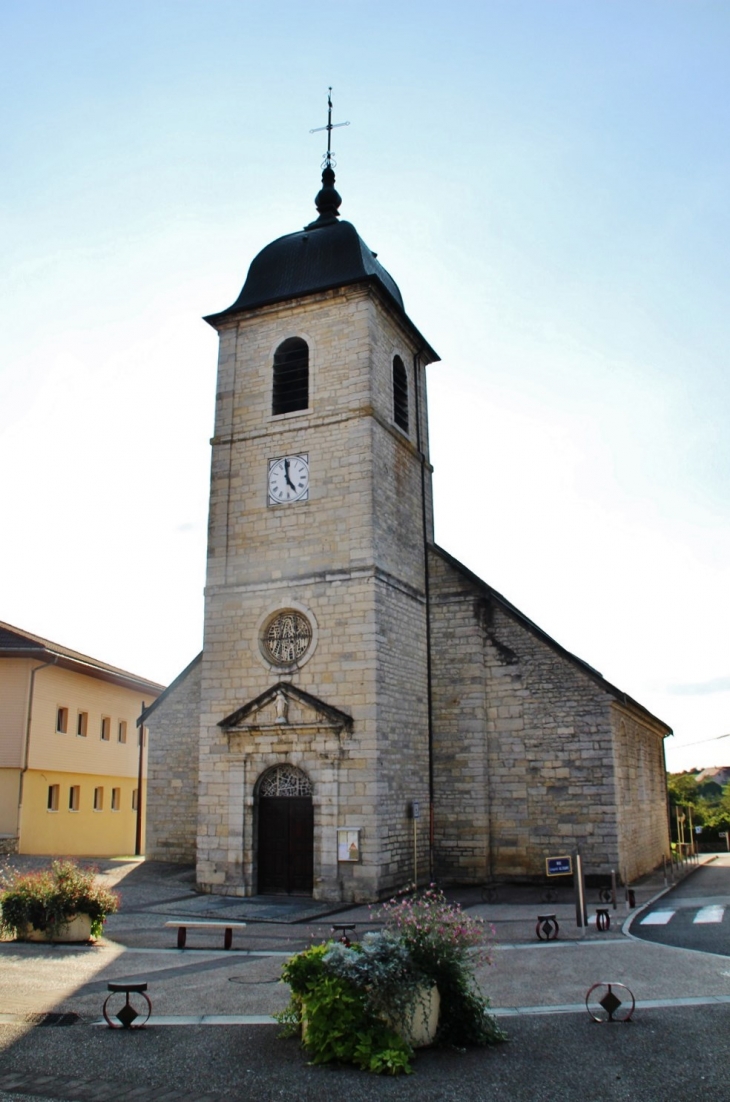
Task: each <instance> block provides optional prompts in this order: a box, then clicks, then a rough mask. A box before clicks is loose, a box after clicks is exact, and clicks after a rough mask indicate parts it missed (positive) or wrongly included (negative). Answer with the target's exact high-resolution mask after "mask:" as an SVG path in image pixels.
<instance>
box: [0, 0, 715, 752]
mask: <svg viewBox="0 0 730 1102" xmlns="http://www.w3.org/2000/svg"><path fill="white" fill-rule="evenodd" d="M0 39H1V40H2V43H3V65H2V67H1V68H0V86H1V92H2V97H3V102H4V104H5V108H6V110H5V117H4V123H3V131H2V136H1V137H2V140H1V141H0V156H1V157H2V160H3V166H2V172H0V204H1V208H2V228H3V258H4V264H3V265H2V275H1V276H0V278H1V279H2V288H1V289H0V303H1V307H0V309H2V313H3V322H2V327H1V331H0V470H1V471H2V478H1V479H0V516H2V518H3V521H4V537H5V538H4V539H3V540H2V544H1V546H0V597H1V600H0V618H2V619H5V620H7V621H10V622H11V623H15V624H17V625H19V626H21V627H24V628H27V629H29V630H31V631H36V632H38V633H40V634H43V635H47V636H49V637H50V638H52V639H55V640H57V641H59V642H62V643H65V644H66V645H68V646H71V647H75V648H77V649H79V650H82V651H86V652H87V653H90V654H93V655H95V656H97V657H99V658H102V659H105V660H107V661H109V662H114V663H117V664H119V665H122V666H125V667H127V668H129V669H132V670H134V671H135V672H137V673H140V674H143V675H146V676H149V677H152V678H157V679H159V680H161V681H165V682H166V681H169V680H170V679H172V678H173V677H174V676H175V675H176V674H177V673H178V672H179V670H180V669H181V668H182V667H183V666H184V665H185V664H186V663H187V662H188V661H189V660H190V658H192V657H193V656H194V654H195V653H196V652H197V651H198V650H199V649H200V645H201V634H202V588H203V584H204V560H205V526H206V511H207V489H208V487H207V480H208V464H209V446H208V440H209V437H210V435H211V429H212V410H213V391H214V382H215V361H216V336H215V334H214V332H213V331H212V330H211V329H210V328H209V327H208V326H207V325H205V323H204V322H202V321H201V320H200V319H201V315H203V314H206V313H209V312H213V311H215V310H218V309H221V308H223V307H225V306H227V305H229V303H230V302H232V301H233V299H234V298H235V297H236V295H237V293H238V291H239V289H240V286H241V284H242V283H243V280H244V278H245V274H246V270H247V267H248V263H249V262H250V260H251V258H252V257H253V255H254V254H255V253H256V252H257V251H258V250H259V249H260V248H261V247H262V246H263V245H265V244H266V243H267V242H268V241H270V240H271V239H273V238H274V237H277V236H279V235H281V234H283V233H287V232H291V231H292V230H295V229H297V228H299V227H300V226H302V225H303V224H304V223H305V222H306V221H308V220H309V219H310V218H311V217H312V214H313V207H312V198H313V196H314V194H315V192H316V190H317V187H318V182H319V166H320V162H321V157H322V153H323V150H324V144H325V143H324V140H323V135H321V134H317V135H310V133H309V130H310V129H311V128H312V127H315V126H320V125H323V124H324V122H325V121H326V114H325V112H326V90H327V86H328V85H329V84H332V85H333V87H334V102H335V119H336V120H337V119H340V120H344V119H347V120H349V121H350V122H351V126H349V127H347V128H343V129H341V130H339V131H335V132H334V135H333V137H334V142H333V145H334V149H335V152H336V155H337V161H338V167H337V184H338V188H339V190H340V191H341V194H342V196H343V207H342V215H343V217H345V218H347V219H349V220H351V221H353V222H354V223H355V225H356V226H357V228H358V230H359V231H360V233H361V235H362V236H363V237H364V238H365V240H366V241H367V242H368V244H369V245H370V246H371V247H372V248H373V249H375V250H377V252H378V254H379V258H380V259H381V261H382V262H383V263H384V265H385V266H386V268H388V270H389V271H390V272H391V273H392V275H393V276H394V278H395V279H396V281H397V282H398V284H399V286H400V288H401V291H402V293H403V296H404V299H405V303H406V309H407V311H408V313H409V314H410V316H411V317H412V319H413V321H414V322H415V324H416V325H417V326H418V327H419V328H420V329H421V330H422V331H423V332H424V333H425V335H426V336H427V337H428V339H429V340H430V341H431V342H432V344H433V345H434V346H435V347H436V349H437V350H438V351H439V353H440V355H441V357H442V363H440V364H437V365H435V366H434V367H433V368H432V369H431V374H430V383H429V386H430V392H429V393H430V406H431V429H432V440H431V445H432V459H433V462H434V466H435V472H436V473H435V494H436V534H437V539H438V541H439V542H440V543H441V544H442V545H443V546H444V547H445V548H446V549H447V550H448V551H450V552H451V553H452V554H454V555H455V556H456V557H457V558H460V559H462V561H464V562H465V563H466V564H467V565H468V566H469V567H470V568H471V569H473V570H474V571H476V572H477V573H479V574H480V575H481V576H482V577H484V578H485V579H486V580H487V581H488V582H489V583H490V584H492V585H493V586H495V587H496V588H497V589H498V590H500V591H501V592H502V593H504V594H505V596H507V597H508V598H509V599H510V600H511V601H513V602H514V603H515V604H517V605H518V607H520V608H522V609H523V611H524V612H526V613H527V614H528V615H529V616H531V617H532V618H533V619H534V620H536V621H537V622H538V623H539V624H540V625H541V626H542V627H543V628H544V629H545V630H546V631H548V632H549V633H550V634H552V635H553V636H554V637H555V638H557V639H558V640H559V641H560V642H561V643H562V644H563V645H564V646H566V647H568V648H569V649H571V650H573V651H575V652H576V653H577V654H579V655H580V656H581V657H583V658H585V659H586V660H587V661H588V662H590V663H591V664H592V665H594V666H595V667H597V668H598V669H600V670H601V672H602V673H603V674H604V675H605V676H606V677H607V678H608V679H609V680H610V681H612V682H614V683H615V684H617V685H618V686H619V687H620V688H622V689H623V690H625V691H626V692H628V693H629V694H631V695H632V696H634V697H636V698H637V699H639V700H640V701H641V702H642V703H643V704H645V705H646V706H647V707H648V708H650V709H651V710H652V711H654V712H655V713H656V714H658V715H659V716H661V718H663V719H664V720H666V721H667V722H668V723H669V724H670V725H672V726H673V727H674V729H675V731H676V735H675V737H674V738H673V739H670V740H669V741H668V744H667V748H668V760H669V764H670V767H672V768H685V767H690V766H692V765H695V764H697V765H705V764H707V765H710V764H715V763H725V762H730V739H728V740H723V739H722V738H720V737H719V736H722V735H725V734H727V733H730V708H729V704H730V658H729V649H730V648H729V647H728V625H729V624H730V585H729V584H728V583H729V582H730V553H729V551H730V546H729V545H730V539H729V537H730V506H729V505H728V485H729V484H730V448H729V447H728V442H727V440H728V426H727V421H728V418H727V410H728V405H729V400H730V381H729V375H730V373H729V372H728V364H727V361H728V349H730V311H729V310H728V301H729V297H730V296H729V294H728V292H729V291H730V286H729V284H730V280H729V278H728V244H729V242H728V238H729V236H730V235H729V233H728V221H729V214H728V202H727V196H728V193H729V191H730V141H729V140H728V139H729V138H730V125H729V120H728V115H729V112H730V88H729V87H728V85H729V84H730V6H729V5H728V4H727V3H726V2H724V0H716V2H703V0H684V2H677V0H661V2H645V0H631V2H627V3H623V2H620V0H619V2H616V0H590V2H586V0H576V2H572V3H571V2H563V0H505V2H502V3H498V2H494V0H481V2H479V3H476V2H471V0H469V2H465V0H461V2H459V0H456V2H455V3H452V4H450V5H444V4H442V3H435V2H430V0H428V2H422V3H408V4H406V3H405V2H400V3H399V2H397V0H396V2H390V3H382V2H380V0H371V2H370V3H367V4H363V3H358V4H354V3H348V2H341V3H340V4H338V5H336V6H335V7H332V6H312V5H305V4H302V3H293V2H288V3H281V2H279V3H277V2H276V0H274V2H271V3H268V4H263V3H246V2H241V0H239V2H236V3H234V2H231V0H206V2H203V0H195V2H191V0H178V2H175V3H172V2H160V0H144V2H143V0H119V2H115V0H110V2H106V3H102V2H96V3H90V2H74V0H63V2H61V0H54V2H39V0H22V2H21V0H5V3H4V4H3V5H2V6H1V7H0ZM695 743H696V746H694V747H693V748H692V749H690V750H683V749H681V746H682V745H683V744H695Z"/></svg>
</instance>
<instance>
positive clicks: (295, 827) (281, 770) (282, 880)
mask: <svg viewBox="0 0 730 1102" xmlns="http://www.w3.org/2000/svg"><path fill="white" fill-rule="evenodd" d="M258 805H259V822H258V826H259V831H258V890H259V893H260V894H262V895H281V894H286V895H311V893H312V886H313V880H314V808H313V806H312V788H311V785H310V783H309V780H308V778H307V777H306V776H305V774H304V773H302V772H301V770H299V769H295V768H293V767H292V766H289V765H277V766H275V767H274V768H273V769H270V770H269V771H268V772H267V773H265V774H264V776H263V778H262V780H261V784H260V786H259V801H258Z"/></svg>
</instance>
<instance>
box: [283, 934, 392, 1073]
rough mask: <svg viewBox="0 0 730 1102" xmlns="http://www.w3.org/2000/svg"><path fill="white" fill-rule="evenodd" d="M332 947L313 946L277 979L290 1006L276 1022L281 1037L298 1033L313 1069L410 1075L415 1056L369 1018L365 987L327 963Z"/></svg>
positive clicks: (375, 1018) (380, 1022) (376, 1019)
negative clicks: (337, 1066)
mask: <svg viewBox="0 0 730 1102" xmlns="http://www.w3.org/2000/svg"><path fill="white" fill-rule="evenodd" d="M333 945H334V943H333V942H328V943H326V944H324V945H315V946H313V947H312V948H311V949H306V950H305V951H304V952H303V953H297V955H296V956H294V957H292V958H291V959H290V960H289V961H287V963H286V964H285V965H284V968H283V969H282V973H281V978H282V979H283V980H284V982H285V983H288V984H289V986H290V987H291V1000H290V1003H289V1006H288V1007H287V1008H286V1010H284V1011H283V1012H282V1013H281V1014H278V1015H277V1016H276V1017H277V1019H278V1020H279V1021H280V1022H281V1023H282V1024H283V1025H284V1026H285V1033H287V1034H289V1035H291V1034H292V1033H293V1032H295V1031H297V1032H298V1031H299V1029H300V1027H301V1030H302V1044H303V1045H304V1048H305V1049H306V1050H307V1052H308V1053H309V1055H310V1056H311V1059H312V1063H313V1064H329V1063H343V1064H354V1065H355V1066H356V1067H358V1068H362V1069H364V1070H365V1071H372V1072H376V1073H378V1074H380V1073H384V1072H385V1073H388V1074H390V1075H398V1074H399V1073H401V1072H405V1073H408V1072H410V1070H411V1066H410V1065H411V1058H412V1056H413V1050H412V1049H411V1048H410V1046H409V1045H407V1044H406V1042H405V1041H403V1040H402V1039H401V1038H400V1037H399V1036H398V1034H397V1033H395V1031H394V1030H393V1029H391V1028H390V1026H389V1025H387V1024H386V1022H385V1021H383V1019H382V1018H379V1017H378V1016H377V1015H376V1014H375V1013H374V1012H373V1009H372V1006H371V1002H370V1000H369V998H368V992H367V991H366V990H365V986H364V985H358V984H355V983H353V982H352V981H351V980H350V979H347V978H344V977H343V976H342V975H337V974H335V972H334V971H333V970H332V969H331V968H330V967H329V966H328V963H327V961H326V959H325V958H326V957H327V955H328V954H329V953H330V951H331V949H332V948H333ZM357 951H358V950H357V949H355V950H354V952H355V953H357ZM338 961H339V956H338Z"/></svg>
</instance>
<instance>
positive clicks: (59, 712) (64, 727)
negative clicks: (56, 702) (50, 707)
mask: <svg viewBox="0 0 730 1102" xmlns="http://www.w3.org/2000/svg"><path fill="white" fill-rule="evenodd" d="M56 730H57V731H58V733H59V734H60V735H65V734H66V732H67V731H68V708H56Z"/></svg>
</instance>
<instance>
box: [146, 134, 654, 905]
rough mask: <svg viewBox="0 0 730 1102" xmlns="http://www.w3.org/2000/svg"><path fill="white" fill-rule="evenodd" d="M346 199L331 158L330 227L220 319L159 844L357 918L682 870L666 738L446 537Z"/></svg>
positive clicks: (163, 852)
mask: <svg viewBox="0 0 730 1102" xmlns="http://www.w3.org/2000/svg"><path fill="white" fill-rule="evenodd" d="M330 122H331V118H330ZM341 202H342V201H341V198H340V195H339V194H338V192H337V191H336V189H335V174H334V171H333V168H332V163H331V159H330V155H329V154H328V156H327V159H326V161H325V166H324V171H323V174H322V187H321V190H320V191H319V194H318V195H317V197H316V200H315V204H316V209H317V217H316V218H314V220H313V221H311V222H310V223H309V224H308V225H307V226H305V228H304V229H303V230H300V231H299V232H295V233H290V234H288V235H286V236H284V237H281V238H279V239H278V240H276V241H273V242H272V243H271V244H269V245H267V246H266V247H265V248H264V249H262V251H261V252H260V253H259V254H258V255H257V256H256V257H255V258H254V259H253V261H252V263H251V265H250V268H249V271H248V275H247V277H246V280H245V283H244V285H243V289H242V291H241V293H240V295H239V296H238V298H237V299H236V301H235V302H234V303H233V305H232V306H230V307H228V309H226V310H223V311H221V312H220V313H217V314H213V315H210V316H209V317H207V318H206V319H205V320H206V321H207V322H208V324H210V325H211V326H213V327H214V328H215V329H216V330H217V332H218V334H219V336H220V354H219V361H218V382H217V394H216V414H215V430H214V436H213V439H212V465H211V485H210V514H209V528H208V560H207V582H206V591H205V625H204V644H203V650H202V653H201V654H199V655H198V656H197V657H196V658H195V659H194V660H193V661H192V662H191V663H190V665H189V666H188V667H187V668H186V669H185V670H183V672H182V673H181V674H180V675H179V677H178V678H177V679H176V680H175V681H174V682H173V683H172V684H171V685H170V686H169V687H168V688H167V690H166V691H165V692H164V693H162V694H161V696H160V697H159V698H158V699H157V700H156V701H155V703H154V704H153V705H152V706H151V707H149V708H148V709H147V710H146V711H145V712H144V713H143V715H142V717H141V718H140V723H144V725H145V726H147V727H148V728H149V732H150V734H149V776H148V785H147V803H148V807H147V855H148V857H151V858H156V859H161V860H166V861H179V862H190V863H195V866H196V870H197V875H196V878H197V883H198V887H199V889H200V890H202V891H208V892H215V893H221V894H225V895H238V896H249V895H256V894H284V893H286V894H302V895H311V896H313V897H314V898H315V899H318V900H327V901H343V902H349V901H369V900H376V899H378V898H382V897H383V896H384V895H386V894H388V893H391V892H393V891H394V890H397V889H400V888H402V887H404V886H405V885H407V884H409V883H413V882H414V881H416V882H418V883H427V882H429V880H434V879H435V880H437V881H438V882H439V883H442V884H485V883H492V882H495V881H497V882H498V881H500V880H515V879H521V880H530V879H535V880H539V879H542V877H543V876H544V875H545V868H546V865H545V862H546V858H547V857H553V856H560V855H567V854H572V853H574V852H575V851H579V852H580V853H581V856H582V860H583V867H584V870H585V872H586V874H587V875H589V876H603V875H608V874H610V872H611V870H616V872H617V873H618V875H619V877H620V878H621V879H623V880H624V881H627V880H632V879H634V878H635V877H637V876H639V875H640V874H642V873H644V872H646V871H648V870H649V869H652V868H654V867H656V866H657V865H658V864H661V861H662V858H663V856H665V855H668V853H669V836H668V819H667V802H666V786H665V766H664V750H663V739H664V737H665V736H666V735H668V734H670V733H671V732H670V729H669V728H668V727H667V725H666V724H665V723H663V722H662V721H661V720H659V719H657V718H656V717H655V716H653V715H652V714H651V713H650V712H649V711H647V709H646V708H644V707H642V705H641V704H639V703H637V701H635V700H632V699H631V698H630V697H629V696H627V695H626V694H625V693H623V692H621V691H620V690H619V689H617V688H616V687H615V686H613V685H611V684H609V683H608V682H607V681H606V680H605V679H604V678H603V677H602V676H601V674H600V673H598V671H597V670H595V669H594V668H593V667H591V666H590V665H588V664H587V663H586V662H584V661H582V660H581V659H579V658H577V657H576V656H575V655H573V654H571V653H569V652H568V651H567V650H565V649H564V648H563V647H561V646H560V644H559V643H557V642H556V641H555V640H554V639H552V638H550V636H548V635H547V634H546V632H544V631H542V630H541V629H540V628H539V627H538V626H537V625H536V624H535V623H533V622H532V621H531V620H529V619H528V618H527V617H526V616H525V615H523V614H522V613H521V612H520V611H519V609H518V608H516V607H515V605H513V604H512V603H511V602H510V601H509V600H507V599H506V598H505V597H503V596H502V595H501V594H500V593H498V592H496V591H495V590H494V589H493V588H492V587H491V586H490V585H488V584H487V583H486V582H484V581H483V580H482V579H481V578H479V577H477V576H476V575H474V574H473V573H471V572H470V571H469V570H468V569H467V568H466V567H464V566H463V565H462V564H461V563H459V562H458V561H457V560H456V559H455V558H453V557H452V556H451V555H450V554H449V553H448V552H447V551H445V550H444V549H443V548H441V547H439V546H437V545H436V544H435V543H434V538H433V504H432V494H431V473H432V466H431V460H430V455H429V435H428V408H427V400H426V368H427V367H428V365H429V364H430V363H433V362H434V361H436V360H438V359H439V357H438V355H437V354H436V352H435V351H434V349H433V348H432V347H431V345H430V344H429V342H428V339H427V337H426V336H424V335H423V334H422V333H421V332H420V330H419V329H417V328H416V326H415V324H414V323H413V321H412V320H411V319H410V317H409V316H408V314H407V313H406V311H405V308H404V305H403V298H402V297H401V293H400V290H399V288H398V286H397V284H396V283H395V281H394V280H393V278H392V277H391V276H390V274H389V273H388V272H387V271H386V270H385V268H384V267H383V266H382V264H381V263H380V260H379V259H378V255H377V253H375V252H373V251H372V250H371V249H370V248H369V247H368V246H367V245H366V244H365V242H364V241H363V240H362V239H361V237H360V236H359V234H358V232H357V230H356V229H355V227H354V226H353V225H352V224H350V223H349V222H346V221H342V220H341V219H340V215H339V208H340V205H341Z"/></svg>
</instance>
